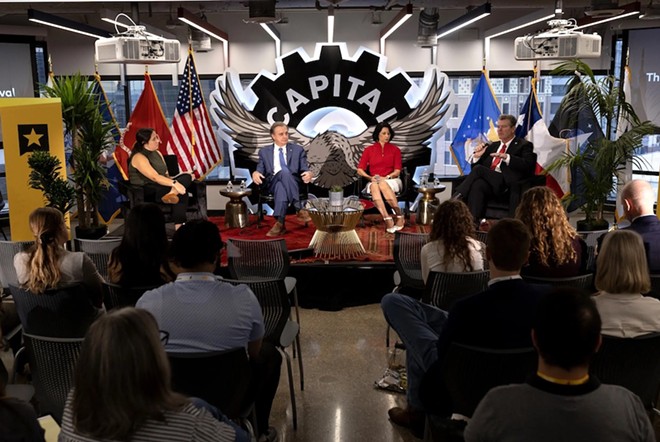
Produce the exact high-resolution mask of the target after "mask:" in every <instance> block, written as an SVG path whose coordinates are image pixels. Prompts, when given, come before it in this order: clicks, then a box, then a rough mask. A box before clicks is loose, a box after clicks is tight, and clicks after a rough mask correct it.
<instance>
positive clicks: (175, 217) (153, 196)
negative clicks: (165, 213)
mask: <svg viewBox="0 0 660 442" xmlns="http://www.w3.org/2000/svg"><path fill="white" fill-rule="evenodd" d="M176 180H177V181H178V182H179V183H181V184H182V185H183V187H185V188H186V190H188V189H189V188H190V185H191V184H192V175H190V174H189V173H182V174H180V175H177V176H176ZM171 190H172V188H171V187H168V186H161V185H160V184H156V183H147V184H145V185H144V200H145V201H149V202H154V203H158V204H161V203H162V201H161V198H162V197H163V196H165V195H167V194H168V193H170V191H171ZM186 210H188V193H187V192H186V193H185V194H183V195H179V202H178V203H176V204H172V222H173V223H175V224H183V223H185V222H186V220H187V219H186Z"/></svg>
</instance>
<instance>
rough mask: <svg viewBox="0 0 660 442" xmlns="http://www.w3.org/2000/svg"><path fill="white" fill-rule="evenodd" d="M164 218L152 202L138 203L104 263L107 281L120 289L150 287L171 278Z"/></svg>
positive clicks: (172, 274)
mask: <svg viewBox="0 0 660 442" xmlns="http://www.w3.org/2000/svg"><path fill="white" fill-rule="evenodd" d="M168 248H169V243H168V241H167V233H166V231H165V217H164V216H163V212H162V211H161V210H160V208H159V207H158V206H157V205H156V204H154V203H145V204H138V205H137V206H135V207H134V208H133V210H131V211H130V212H129V214H128V217H127V218H126V221H125V222H124V236H123V237H122V240H121V243H120V244H119V246H117V248H115V249H114V250H113V251H112V253H111V255H110V259H109V260H108V279H109V280H110V282H112V283H114V284H119V285H121V286H122V287H154V286H158V285H162V284H164V283H166V282H170V281H172V280H173V279H174V278H175V275H174V273H173V272H172V270H171V269H170V266H169V262H168V256H167V250H168Z"/></svg>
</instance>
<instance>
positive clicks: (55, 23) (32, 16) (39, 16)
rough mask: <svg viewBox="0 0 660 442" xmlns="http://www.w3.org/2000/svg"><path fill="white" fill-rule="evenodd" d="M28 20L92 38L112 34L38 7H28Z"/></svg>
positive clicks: (106, 36) (105, 36)
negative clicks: (40, 9)
mask: <svg viewBox="0 0 660 442" xmlns="http://www.w3.org/2000/svg"><path fill="white" fill-rule="evenodd" d="M27 12H28V20H30V21H31V22H34V23H39V24H42V25H46V26H51V27H53V28H58V29H62V30H64V31H69V32H75V33H76V34H81V35H86V36H87V37H92V38H108V37H111V36H112V34H111V33H110V32H108V31H104V30H103V29H99V28H95V27H93V26H89V25H87V24H85V23H78V22H76V21H73V20H69V19H67V18H63V17H58V16H57V15H53V14H48V13H46V12H42V11H37V10H36V9H32V8H30V9H28V11H27Z"/></svg>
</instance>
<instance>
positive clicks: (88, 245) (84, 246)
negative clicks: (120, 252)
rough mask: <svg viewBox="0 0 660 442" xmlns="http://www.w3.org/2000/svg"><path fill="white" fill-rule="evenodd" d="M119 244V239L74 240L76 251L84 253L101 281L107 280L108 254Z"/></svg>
mask: <svg viewBox="0 0 660 442" xmlns="http://www.w3.org/2000/svg"><path fill="white" fill-rule="evenodd" d="M120 243H121V238H107V239H80V238H76V239H75V246H76V250H78V251H80V252H84V253H85V255H87V256H89V258H90V259H91V260H92V262H93V263H94V265H95V266H96V270H98V272H99V274H100V275H101V276H102V277H103V279H108V260H109V259H110V254H111V253H112V251H113V250H114V249H115V248H116V247H117V246H119V244H120Z"/></svg>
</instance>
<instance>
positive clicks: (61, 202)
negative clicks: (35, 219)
mask: <svg viewBox="0 0 660 442" xmlns="http://www.w3.org/2000/svg"><path fill="white" fill-rule="evenodd" d="M28 166H29V167H30V169H31V171H30V176H29V180H28V184H29V185H30V187H31V188H33V189H36V190H41V191H42V192H43V194H44V197H45V198H46V201H48V204H47V205H48V207H53V208H55V209H57V210H59V211H60V212H62V214H66V213H67V212H68V211H69V210H70V209H71V208H72V207H73V204H74V202H75V200H76V191H75V189H74V188H73V186H72V185H71V183H70V182H69V181H68V180H67V179H65V178H62V176H61V175H60V171H61V170H62V162H61V161H60V159H59V158H57V157H55V156H53V155H51V154H50V153H48V152H46V151H41V150H38V151H35V152H33V153H32V154H31V155H30V157H29V158H28Z"/></svg>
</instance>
